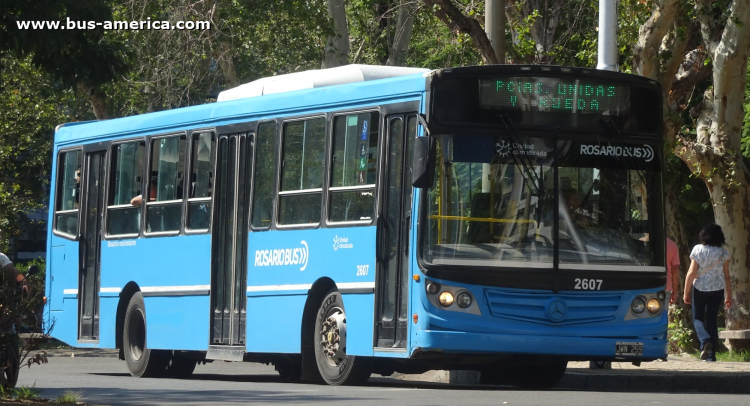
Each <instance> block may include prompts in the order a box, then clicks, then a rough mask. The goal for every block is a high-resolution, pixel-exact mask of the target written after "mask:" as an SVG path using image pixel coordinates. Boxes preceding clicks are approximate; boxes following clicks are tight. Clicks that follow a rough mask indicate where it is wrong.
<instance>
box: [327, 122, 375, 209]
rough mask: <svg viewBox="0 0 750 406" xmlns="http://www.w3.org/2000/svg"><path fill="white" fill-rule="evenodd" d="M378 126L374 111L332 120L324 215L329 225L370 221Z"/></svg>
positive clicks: (373, 192)
mask: <svg viewBox="0 0 750 406" xmlns="http://www.w3.org/2000/svg"><path fill="white" fill-rule="evenodd" d="M378 123H379V118H378V113H377V112H368V113H359V114H349V115H344V116H337V117H335V118H334V121H333V158H332V162H331V172H332V173H331V188H330V189H329V190H330V193H329V199H330V210H329V214H328V219H329V220H330V221H332V222H343V221H366V220H371V219H372V216H373V211H374V207H375V206H374V204H375V198H374V196H375V179H376V175H377V167H378Z"/></svg>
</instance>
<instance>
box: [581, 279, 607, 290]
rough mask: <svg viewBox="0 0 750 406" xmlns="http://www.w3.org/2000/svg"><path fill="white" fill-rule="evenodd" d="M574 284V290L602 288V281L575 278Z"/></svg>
mask: <svg viewBox="0 0 750 406" xmlns="http://www.w3.org/2000/svg"><path fill="white" fill-rule="evenodd" d="M575 283H576V286H575V288H574V289H576V290H601V288H602V279H585V278H584V279H581V278H576V279H575Z"/></svg>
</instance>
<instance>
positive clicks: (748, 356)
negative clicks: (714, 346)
mask: <svg viewBox="0 0 750 406" xmlns="http://www.w3.org/2000/svg"><path fill="white" fill-rule="evenodd" d="M716 360H717V361H721V362H750V353H748V352H747V350H740V352H734V351H728V352H717V353H716Z"/></svg>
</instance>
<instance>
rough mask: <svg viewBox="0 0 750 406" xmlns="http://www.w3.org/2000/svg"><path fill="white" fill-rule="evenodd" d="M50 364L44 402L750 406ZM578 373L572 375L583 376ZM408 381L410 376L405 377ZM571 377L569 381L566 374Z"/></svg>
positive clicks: (641, 394) (31, 374)
mask: <svg viewBox="0 0 750 406" xmlns="http://www.w3.org/2000/svg"><path fill="white" fill-rule="evenodd" d="M50 355H54V356H50V357H49V363H48V364H46V365H41V366H39V365H34V366H32V367H31V368H30V369H26V368H24V369H23V370H22V371H21V376H20V379H19V385H22V386H29V387H31V386H34V387H35V388H36V389H37V390H39V391H40V395H41V396H42V397H46V398H49V399H53V400H54V399H55V398H56V397H57V396H59V395H60V394H62V393H63V392H65V391H73V392H77V393H79V394H80V399H81V400H82V401H85V402H87V403H89V404H95V405H126V406H130V405H184V406H187V405H217V404H227V405H235V404H237V405H239V404H250V403H252V404H277V405H297V404H326V405H336V404H340V405H350V404H357V405H378V406H383V405H386V404H387V405H452V406H454V405H513V404H516V405H520V404H523V405H549V404H554V405H555V406H567V405H570V406H573V405H575V406H586V405H591V406H594V405H596V406H599V405H637V406H643V405H646V404H659V405H679V406H684V405H692V404H696V405H698V404H719V405H748V404H750V396H748V395H735V394H726V393H718V394H703V393H689V394H688V393H685V392H676V393H651V392H649V391H641V390H638V389H637V388H629V389H618V388H617V385H615V384H611V385H610V387H607V388H602V390H587V391H581V390H575V388H568V386H567V385H566V384H565V383H563V384H562V385H561V387H560V388H555V389H552V390H548V391H521V390H516V389H514V388H510V387H501V386H465V385H464V386H457V385H449V384H439V383H430V382H424V381H414V380H408V379H392V378H379V377H373V378H371V379H370V381H369V382H368V383H367V384H366V385H364V386H359V387H333V386H326V385H314V384H298V383H285V382H281V380H280V378H279V376H278V375H277V374H276V373H275V371H274V370H273V367H270V366H266V365H261V364H252V363H231V362H214V363H210V364H207V365H200V366H198V368H197V369H196V372H195V374H194V375H193V376H192V377H191V378H190V379H146V378H143V379H137V378H133V377H131V376H130V375H129V374H128V372H127V367H126V366H125V363H124V362H123V361H120V360H118V359H117V358H116V357H113V356H91V354H88V355H89V356H84V354H76V356H74V357H71V356H70V354H68V355H65V354H50ZM575 370H576V368H572V369H571V371H573V372H571V373H573V374H576V373H577V372H576V371H575ZM613 375H616V374H613ZM619 375H620V378H621V377H622V373H619ZM404 378H407V377H404ZM566 379H567V377H566Z"/></svg>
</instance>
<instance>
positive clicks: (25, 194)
mask: <svg viewBox="0 0 750 406" xmlns="http://www.w3.org/2000/svg"><path fill="white" fill-rule="evenodd" d="M0 62H1V63H2V64H3V65H4V66H5V69H3V71H2V72H0V251H6V250H7V249H8V248H9V245H10V241H11V240H12V239H13V238H14V237H18V236H20V235H21V234H23V233H24V232H27V233H28V232H30V231H32V230H33V229H34V228H35V227H34V224H33V223H32V222H31V221H30V220H29V219H28V217H27V214H28V213H30V212H32V211H36V210H43V209H45V208H46V207H47V199H48V184H49V173H50V163H51V158H52V138H53V134H54V129H55V126H56V125H58V124H60V123H62V122H65V121H74V120H81V119H90V118H91V117H92V114H91V112H90V110H89V109H88V108H87V107H86V106H85V104H84V103H82V102H80V101H79V100H78V99H77V98H76V97H75V94H74V92H73V90H72V89H71V88H70V87H67V86H65V85H63V84H61V83H59V82H56V81H55V80H54V78H53V77H52V75H50V74H47V73H45V72H43V71H42V70H40V69H38V68H36V67H35V66H34V64H33V63H32V62H31V61H30V60H29V58H26V59H23V60H19V59H16V58H13V57H10V56H6V57H3V58H0ZM39 231H40V232H43V231H44V230H39Z"/></svg>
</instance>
